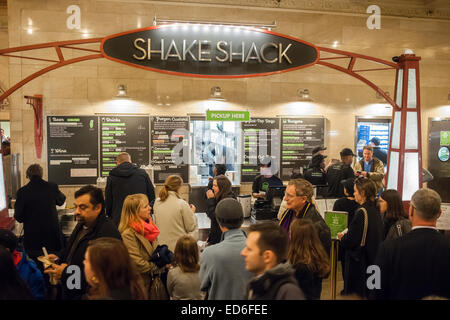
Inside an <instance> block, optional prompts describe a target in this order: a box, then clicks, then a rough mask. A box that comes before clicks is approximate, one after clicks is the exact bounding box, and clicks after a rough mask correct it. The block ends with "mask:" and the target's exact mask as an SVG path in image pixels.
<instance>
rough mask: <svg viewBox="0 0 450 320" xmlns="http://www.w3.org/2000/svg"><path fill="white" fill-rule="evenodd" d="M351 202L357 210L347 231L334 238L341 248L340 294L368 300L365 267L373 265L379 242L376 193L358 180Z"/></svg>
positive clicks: (380, 227)
mask: <svg viewBox="0 0 450 320" xmlns="http://www.w3.org/2000/svg"><path fill="white" fill-rule="evenodd" d="M354 195H355V200H356V202H358V203H359V204H360V205H361V206H360V208H359V209H357V210H356V211H355V216H354V217H353V220H352V222H351V223H350V225H349V227H348V232H346V233H344V232H341V233H339V234H338V239H339V240H340V241H341V243H340V245H341V246H342V247H344V248H345V271H344V294H346V295H348V294H357V295H359V296H360V297H363V298H366V297H367V296H368V289H367V284H366V281H367V273H366V271H367V267H368V266H370V265H373V264H374V262H375V257H376V255H377V251H378V247H379V246H380V243H381V241H382V240H383V222H382V220H381V215H380V211H379V209H378V207H377V202H376V195H377V189H376V186H375V184H374V182H373V181H372V180H370V179H368V178H358V179H356V180H355V187H354Z"/></svg>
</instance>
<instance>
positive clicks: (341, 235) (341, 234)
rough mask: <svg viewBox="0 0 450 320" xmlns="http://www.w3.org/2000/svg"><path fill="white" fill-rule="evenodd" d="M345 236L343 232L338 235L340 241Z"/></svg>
mask: <svg viewBox="0 0 450 320" xmlns="http://www.w3.org/2000/svg"><path fill="white" fill-rule="evenodd" d="M344 234H345V233H343V232H339V233H338V234H337V238H338V240H341V239H342V237H343V236H344Z"/></svg>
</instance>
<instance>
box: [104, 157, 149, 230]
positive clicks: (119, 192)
mask: <svg viewBox="0 0 450 320" xmlns="http://www.w3.org/2000/svg"><path fill="white" fill-rule="evenodd" d="M136 193H142V194H145V195H146V196H147V198H148V202H149V203H151V202H152V201H153V200H155V189H154V187H153V184H152V182H151V180H150V177H149V176H148V174H147V172H145V170H143V169H140V168H139V167H138V166H136V165H134V164H132V163H130V162H123V163H121V164H120V165H118V166H117V167H115V168H114V169H112V170H111V171H110V173H109V176H108V178H107V181H106V190H105V205H106V215H107V216H108V217H109V218H110V219H112V221H113V222H114V224H115V225H116V227H117V226H119V223H120V218H121V215H122V206H123V201H124V200H125V198H126V197H127V196H128V195H130V194H136Z"/></svg>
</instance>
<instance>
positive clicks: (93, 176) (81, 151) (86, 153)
mask: <svg viewBox="0 0 450 320" xmlns="http://www.w3.org/2000/svg"><path fill="white" fill-rule="evenodd" d="M97 146H98V118H97V117H92V116H47V169H48V180H49V181H51V182H54V183H57V184H59V185H80V184H95V183H96V181H97V171H98V147H97Z"/></svg>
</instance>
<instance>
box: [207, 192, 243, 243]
mask: <svg viewBox="0 0 450 320" xmlns="http://www.w3.org/2000/svg"><path fill="white" fill-rule="evenodd" d="M225 198H233V199H236V196H235V195H234V193H230V194H228V195H226V196H224V197H223V198H222V199H225ZM219 202H220V201H219ZM219 202H218V201H217V200H216V198H210V199H208V200H207V204H208V208H207V209H206V215H207V216H208V218H209V219H210V220H211V228H210V231H209V236H208V243H209V244H216V243H219V242H220V238H221V236H222V231H221V230H220V227H219V223H218V222H217V220H216V206H217V204H218V203H219Z"/></svg>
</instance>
